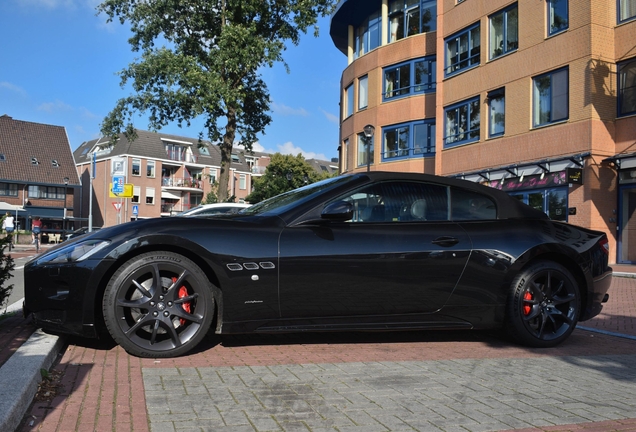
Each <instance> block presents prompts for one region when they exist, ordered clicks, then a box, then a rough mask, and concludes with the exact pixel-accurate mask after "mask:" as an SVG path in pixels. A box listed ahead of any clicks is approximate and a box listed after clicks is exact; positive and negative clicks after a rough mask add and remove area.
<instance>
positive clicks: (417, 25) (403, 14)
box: [389, 0, 437, 42]
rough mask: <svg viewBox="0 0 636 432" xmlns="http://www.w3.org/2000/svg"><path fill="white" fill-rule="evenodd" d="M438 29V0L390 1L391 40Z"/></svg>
mask: <svg viewBox="0 0 636 432" xmlns="http://www.w3.org/2000/svg"><path fill="white" fill-rule="evenodd" d="M436 29H437V1H436V0H422V1H419V0H393V1H391V2H390V3H389V42H395V41H397V40H400V39H403V38H405V37H408V36H413V35H416V34H420V33H425V32H430V31H434V30H436Z"/></svg>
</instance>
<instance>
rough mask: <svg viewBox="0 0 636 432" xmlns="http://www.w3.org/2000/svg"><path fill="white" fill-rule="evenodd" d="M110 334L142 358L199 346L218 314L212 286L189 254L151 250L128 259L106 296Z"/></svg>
mask: <svg viewBox="0 0 636 432" xmlns="http://www.w3.org/2000/svg"><path fill="white" fill-rule="evenodd" d="M102 309H103V313H104V321H105V323H106V327H107V328H108V331H109V333H110V335H111V336H112V337H113V339H114V340H115V341H116V342H117V343H118V344H119V345H121V346H122V347H123V348H124V349H125V350H126V351H127V352H129V353H130V354H132V355H135V356H138V357H152V358H158V357H175V356H179V355H182V354H185V353H186V352H188V351H190V350H191V349H192V348H194V347H195V346H196V345H198V343H199V342H200V341H201V340H202V339H203V337H204V336H205V335H206V333H207V331H208V329H209V328H210V325H211V323H212V318H213V316H214V298H213V296H212V286H211V284H210V282H209V280H208V278H207V277H206V276H205V274H204V273H203V271H202V270H201V269H200V268H199V267H198V266H197V265H196V264H195V263H193V262H192V261H191V260H189V259H188V258H186V257H184V256H182V255H179V254H176V253H172V252H150V253H146V254H142V255H139V256H137V257H135V258H132V259H131V260H130V261H128V262H126V263H125V264H124V265H123V266H122V267H121V268H120V269H119V270H117V272H116V273H115V274H114V275H113V277H112V278H111V279H110V281H109V283H108V285H107V287H106V290H105V292H104V297H103V301H102Z"/></svg>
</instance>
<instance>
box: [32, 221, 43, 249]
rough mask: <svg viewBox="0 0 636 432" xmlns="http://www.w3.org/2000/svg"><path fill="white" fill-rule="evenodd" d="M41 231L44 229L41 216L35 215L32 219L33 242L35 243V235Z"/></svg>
mask: <svg viewBox="0 0 636 432" xmlns="http://www.w3.org/2000/svg"><path fill="white" fill-rule="evenodd" d="M40 231H42V221H41V220H40V216H33V220H32V221H31V244H35V236H36V235H38V234H40Z"/></svg>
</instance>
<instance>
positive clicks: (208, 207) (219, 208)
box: [175, 203, 250, 216]
mask: <svg viewBox="0 0 636 432" xmlns="http://www.w3.org/2000/svg"><path fill="white" fill-rule="evenodd" d="M249 206H250V204H242V203H214V204H201V205H198V206H196V207H192V208H191V209H190V210H186V211H184V212H181V213H177V214H176V215H175V216H195V215H196V216H201V215H215V214H224V213H238V212H239V211H241V210H243V209H244V208H248V207H249Z"/></svg>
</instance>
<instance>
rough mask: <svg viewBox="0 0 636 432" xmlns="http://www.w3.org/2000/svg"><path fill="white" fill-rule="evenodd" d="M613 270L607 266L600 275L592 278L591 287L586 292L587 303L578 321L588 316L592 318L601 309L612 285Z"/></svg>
mask: <svg viewBox="0 0 636 432" xmlns="http://www.w3.org/2000/svg"><path fill="white" fill-rule="evenodd" d="M612 277H613V272H612V268H611V267H607V270H606V271H605V272H604V273H603V274H602V275H600V276H597V277H595V278H594V279H593V281H592V285H591V287H590V288H591V289H590V291H589V292H588V298H587V305H586V307H585V309H584V310H583V312H582V313H581V316H580V318H579V321H586V320H589V319H590V318H594V317H595V316H596V315H598V314H599V313H600V312H601V310H602V309H603V303H605V302H606V301H607V299H608V298H609V295H608V294H607V291H608V290H609V288H610V286H611V285H612Z"/></svg>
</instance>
